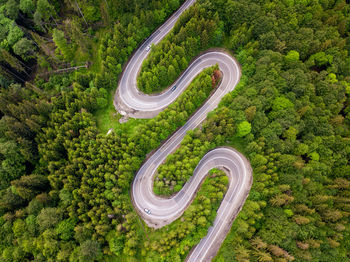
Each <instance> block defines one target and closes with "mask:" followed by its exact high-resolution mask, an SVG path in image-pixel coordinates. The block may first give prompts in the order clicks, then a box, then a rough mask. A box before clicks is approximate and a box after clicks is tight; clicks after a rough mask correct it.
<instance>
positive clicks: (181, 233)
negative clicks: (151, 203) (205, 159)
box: [0, 0, 350, 262]
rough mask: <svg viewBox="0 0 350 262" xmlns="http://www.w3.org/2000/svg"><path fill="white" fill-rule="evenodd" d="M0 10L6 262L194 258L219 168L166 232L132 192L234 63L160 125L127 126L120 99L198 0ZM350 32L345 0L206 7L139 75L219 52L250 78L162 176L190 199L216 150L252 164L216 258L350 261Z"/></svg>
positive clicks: (47, 2) (211, 214) (11, 5)
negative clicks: (141, 56)
mask: <svg viewBox="0 0 350 262" xmlns="http://www.w3.org/2000/svg"><path fill="white" fill-rule="evenodd" d="M0 1H1V7H0V32H1V33H0V86H1V88H0V144H1V145H0V162H1V164H0V177H1V179H0V199H1V200H0V225H1V228H2V230H1V233H0V261H183V260H184V259H185V258H186V256H187V254H188V253H189V252H190V250H191V248H192V247H193V246H195V245H196V244H197V243H198V242H199V240H200V238H202V237H204V236H205V235H206V232H207V230H208V228H209V227H210V225H211V223H212V221H213V220H214V219H215V214H216V210H217V208H218V206H219V205H220V201H221V199H222V197H223V196H224V194H225V190H226V187H227V182H228V181H227V177H226V176H225V174H224V172H222V171H221V170H218V169H214V170H211V171H210V172H209V174H208V176H207V178H206V179H205V181H204V182H203V184H202V186H201V188H200V190H199V191H198V193H197V195H196V197H195V199H194V200H193V202H192V204H191V205H190V206H189V207H188V209H187V210H186V211H185V212H184V214H183V215H182V217H181V218H179V219H178V220H176V221H175V222H173V223H172V224H170V225H168V226H166V227H164V228H162V229H160V230H154V229H151V228H148V227H147V226H146V224H145V223H144V222H142V220H140V218H139V216H138V214H137V213H136V212H135V211H134V209H133V206H132V202H131V200H130V189H131V184H132V181H133V177H134V175H135V173H136V172H137V170H138V169H139V168H140V166H141V164H142V162H143V161H144V160H145V158H146V157H147V155H148V154H149V153H150V152H152V151H153V150H155V149H156V148H157V147H158V146H159V145H160V144H161V143H162V142H163V141H164V140H165V139H166V138H167V137H169V135H171V134H172V133H173V132H174V131H175V130H177V128H179V127H180V126H182V125H183V124H184V123H185V122H186V121H187V119H188V118H189V117H190V116H191V114H193V113H194V112H195V110H196V109H197V108H198V107H200V106H201V104H203V103H204V101H205V100H206V98H207V97H208V96H209V95H210V94H211V92H212V90H213V89H214V88H215V86H216V85H217V84H218V83H219V81H220V79H219V77H217V75H218V72H219V70H220V68H218V67H217V66H214V67H211V68H208V69H206V70H204V71H203V72H202V73H200V74H199V75H198V76H196V78H195V79H194V80H193V82H192V83H191V85H190V86H189V87H188V88H187V89H186V91H184V93H183V94H182V95H180V96H179V98H178V99H177V100H176V101H175V102H174V103H173V104H171V105H170V106H169V107H168V108H167V109H165V110H164V111H163V112H161V113H160V114H159V115H158V116H157V117H155V118H154V119H149V120H143V121H136V120H134V119H130V120H129V121H128V122H127V123H125V124H120V123H119V122H118V119H119V118H120V115H118V114H116V112H115V110H114V109H113V103H112V98H113V95H114V92H115V90H116V88H117V86H118V80H119V77H120V74H121V72H122V70H123V67H124V66H125V64H126V62H127V60H128V59H129V58H130V56H131V55H132V53H133V51H134V50H135V49H136V48H137V47H138V46H139V45H140V44H141V43H142V42H143V41H144V40H145V39H146V38H147V37H148V36H149V35H150V34H151V33H152V32H153V31H154V30H156V28H157V27H158V26H160V25H161V24H162V23H164V21H165V20H166V19H167V18H168V17H169V16H170V15H171V14H172V13H173V12H174V11H175V10H176V9H177V8H179V7H180V5H181V4H182V3H183V2H184V1H183V0H181V1H179V0H170V1H166V0H138V1H134V0H104V1H96V0H90V1H86V0H75V1H56V0H7V1H6V0H0ZM349 32H350V3H349V2H348V1H345V0H302V1H294V0H278V1H268V0H260V1H253V0H229V1H227V0H197V1H196V3H195V4H194V5H193V6H192V7H191V8H190V9H188V10H187V11H186V12H184V13H183V14H182V15H181V17H180V19H179V20H178V22H177V23H176V25H175V27H174V29H173V30H172V32H171V33H170V34H169V35H168V36H167V37H166V38H165V39H163V40H162V41H161V42H160V43H159V44H158V45H156V46H152V47H151V51H150V55H149V56H148V58H147V59H146V60H145V62H144V64H143V65H142V69H141V72H140V75H139V77H138V80H137V84H138V87H139V89H140V90H141V91H143V92H145V93H157V92H160V91H162V90H164V89H165V88H167V87H168V86H169V85H170V84H171V83H172V82H173V81H174V80H175V79H176V78H177V77H178V76H179V75H180V74H181V72H182V71H183V70H184V69H186V67H187V66H188V64H189V63H190V62H191V61H192V60H193V59H194V58H195V57H196V56H197V55H198V54H200V53H201V52H203V51H205V50H207V49H208V48H214V47H216V48H224V49H225V50H226V51H227V52H230V53H231V54H232V55H233V56H234V57H235V58H236V59H237V60H238V61H239V63H240V65H241V68H242V77H241V80H240V83H239V84H238V85H237V87H236V88H235V90H234V91H233V92H231V93H229V94H228V95H226V96H225V97H224V98H223V100H222V101H221V103H220V105H219V107H218V108H217V109H216V110H215V111H213V112H211V113H210V114H209V115H208V117H207V119H206V120H205V122H203V124H202V125H201V127H200V128H197V129H195V130H193V131H190V132H188V133H187V135H186V137H185V138H184V140H183V141H182V144H181V146H180V147H179V148H178V149H177V150H176V151H175V152H174V153H173V154H171V155H169V156H168V158H167V160H166V161H165V162H164V163H163V164H162V165H161V166H160V167H159V169H158V173H157V175H156V178H155V181H154V192H155V193H156V194H158V195H162V196H169V195H172V194H174V193H176V192H178V191H179V190H180V189H181V188H182V186H183V185H184V183H185V182H186V181H187V180H188V179H189V178H190V177H191V175H192V173H193V170H194V168H195V167H196V165H197V164H198V162H199V160H200V159H201V157H202V156H203V155H204V154H205V153H207V152H208V151H209V150H211V149H213V148H215V147H217V146H232V147H234V148H236V149H238V150H239V151H240V152H242V153H243V154H244V155H245V156H246V157H247V158H248V159H249V160H250V163H251V165H252V167H253V173H254V174H253V175H254V182H253V185H252V189H251V191H250V194H249V197H248V199H247V201H246V202H245V204H244V206H243V209H242V211H241V212H240V213H239V215H238V216H237V218H236V220H235V221H234V223H233V225H232V228H231V231H230V233H229V234H228V236H227V238H226V239H225V241H224V243H223V245H222V247H221V249H220V251H219V253H218V254H217V256H216V258H215V259H214V261H219V262H223V261H330V262H333V261H347V259H348V258H349V257H350V225H349V215H350V178H349V175H348V174H349V173H350V162H349V158H350V157H349V156H350V130H349V124H350V56H349V50H350V34H349ZM101 115H104V118H103V119H101ZM109 125H113V127H114V131H113V132H112V133H111V134H109V135H106V130H105V129H106V128H105V127H107V126H109Z"/></svg>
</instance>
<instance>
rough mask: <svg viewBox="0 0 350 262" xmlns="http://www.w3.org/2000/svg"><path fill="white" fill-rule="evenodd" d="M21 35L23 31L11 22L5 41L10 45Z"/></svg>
mask: <svg viewBox="0 0 350 262" xmlns="http://www.w3.org/2000/svg"><path fill="white" fill-rule="evenodd" d="M22 37H23V31H22V30H21V29H20V28H19V27H18V26H17V25H16V24H15V23H14V22H13V23H12V24H11V26H10V29H9V33H8V35H7V42H8V44H9V45H10V46H13V45H14V44H16V43H17V42H18V41H19V40H20V39H21V38H22Z"/></svg>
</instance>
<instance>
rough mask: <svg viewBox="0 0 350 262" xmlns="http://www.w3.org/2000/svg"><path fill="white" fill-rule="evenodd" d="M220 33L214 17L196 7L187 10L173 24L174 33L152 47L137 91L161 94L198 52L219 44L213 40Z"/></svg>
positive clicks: (216, 17)
mask: <svg viewBox="0 0 350 262" xmlns="http://www.w3.org/2000/svg"><path fill="white" fill-rule="evenodd" d="M222 34H223V32H222V28H221V27H220V22H219V17H218V16H217V15H215V16H214V17H213V16H212V13H208V12H207V11H206V10H205V9H204V8H202V7H201V6H200V5H195V6H193V7H191V8H190V9H189V10H187V11H186V12H185V13H184V14H183V15H182V17H181V19H180V20H179V21H178V22H177V23H176V25H175V27H174V30H173V31H172V32H171V33H170V34H169V35H168V36H167V37H166V38H165V39H164V40H162V41H161V43H160V44H159V45H157V46H155V47H154V48H152V52H151V54H150V56H149V57H148V58H147V59H146V60H145V61H144V63H143V64H142V68H141V72H140V76H139V78H138V80H137V84H138V88H139V89H140V90H141V91H142V92H145V93H154V92H159V91H162V90H163V89H164V88H165V87H168V86H169V85H170V84H171V83H172V82H173V81H174V80H175V79H176V78H177V77H178V75H179V74H180V72H182V71H183V70H185V69H186V68H187V66H188V63H189V62H190V61H191V60H192V58H193V57H194V56H195V55H197V54H198V53H199V52H200V51H201V50H205V49H206V48H208V47H210V46H217V45H219V44H220V41H218V40H217V39H218V38H220V37H221V36H222Z"/></svg>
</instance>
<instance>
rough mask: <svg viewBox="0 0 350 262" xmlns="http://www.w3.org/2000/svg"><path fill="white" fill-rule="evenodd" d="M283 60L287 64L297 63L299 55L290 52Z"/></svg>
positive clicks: (295, 52)
mask: <svg viewBox="0 0 350 262" xmlns="http://www.w3.org/2000/svg"><path fill="white" fill-rule="evenodd" d="M285 60H286V62H287V63H292V62H297V61H299V53H298V52H297V51H295V50H291V51H289V52H288V54H287V55H286V56H285Z"/></svg>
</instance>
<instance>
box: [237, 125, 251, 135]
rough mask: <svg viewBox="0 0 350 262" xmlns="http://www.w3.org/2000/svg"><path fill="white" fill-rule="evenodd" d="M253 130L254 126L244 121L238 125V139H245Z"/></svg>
mask: <svg viewBox="0 0 350 262" xmlns="http://www.w3.org/2000/svg"><path fill="white" fill-rule="evenodd" d="M251 130H252V126H251V124H250V123H249V122H247V121H243V122H241V123H239V124H238V126H237V136H238V137H244V136H246V135H248V134H249V133H250V131H251Z"/></svg>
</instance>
